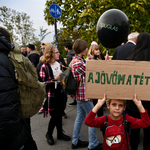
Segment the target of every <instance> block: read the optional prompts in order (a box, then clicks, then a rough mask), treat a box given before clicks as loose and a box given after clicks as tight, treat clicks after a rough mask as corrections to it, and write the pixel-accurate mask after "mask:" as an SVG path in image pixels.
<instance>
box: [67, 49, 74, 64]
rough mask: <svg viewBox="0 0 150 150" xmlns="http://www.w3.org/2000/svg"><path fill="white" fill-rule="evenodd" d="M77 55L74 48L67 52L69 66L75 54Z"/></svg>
mask: <svg viewBox="0 0 150 150" xmlns="http://www.w3.org/2000/svg"><path fill="white" fill-rule="evenodd" d="M74 55H75V53H74V51H73V50H70V51H69V52H68V53H67V65H68V66H69V64H70V62H71V60H72V58H73V56H74Z"/></svg>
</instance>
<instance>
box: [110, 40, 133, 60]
mask: <svg viewBox="0 0 150 150" xmlns="http://www.w3.org/2000/svg"><path fill="white" fill-rule="evenodd" d="M134 47H135V45H134V44H133V43H132V42H127V43H125V44H124V45H120V46H118V47H117V48H116V49H115V51H114V53H113V57H112V60H127V59H128V57H129V56H130V54H131V52H132V50H133V48H134Z"/></svg>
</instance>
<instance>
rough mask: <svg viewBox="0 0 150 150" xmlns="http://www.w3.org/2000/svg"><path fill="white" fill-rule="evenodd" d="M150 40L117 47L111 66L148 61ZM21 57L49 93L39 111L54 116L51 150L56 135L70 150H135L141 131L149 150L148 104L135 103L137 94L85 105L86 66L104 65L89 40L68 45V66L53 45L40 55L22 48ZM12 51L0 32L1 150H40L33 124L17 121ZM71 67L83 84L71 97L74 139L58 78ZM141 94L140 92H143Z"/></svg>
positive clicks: (133, 38) (141, 37)
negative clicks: (66, 120) (115, 62)
mask: <svg viewBox="0 0 150 150" xmlns="http://www.w3.org/2000/svg"><path fill="white" fill-rule="evenodd" d="M149 41H150V34H149V33H147V32H143V33H138V32H133V33H131V34H129V35H128V39H127V40H126V41H125V42H124V43H123V44H122V45H120V46H118V47H117V48H116V49H115V50H114V53H113V57H112V61H113V60H134V61H150V42H149ZM20 50H21V54H22V55H23V57H28V59H29V60H30V61H31V62H32V64H33V65H34V66H35V68H36V69H37V75H38V79H39V81H40V82H43V83H44V85H45V87H46V100H45V101H44V104H43V106H42V107H41V109H40V110H39V113H43V114H44V117H47V116H49V115H50V120H49V123H48V127H47V132H46V133H45V137H46V140H47V143H48V144H49V145H55V141H54V139H53V131H54V128H55V127H56V129H57V139H58V140H63V141H70V140H71V139H72V145H71V148H72V149H78V148H84V147H85V148H86V147H88V150H102V149H103V150H110V149H118V150H119V149H120V150H122V149H125V150H137V149H138V144H139V142H140V141H139V139H140V129H141V128H143V131H144V140H143V150H148V149H149V141H150V136H149V134H150V118H149V117H150V106H149V105H150V102H149V101H141V100H138V99H137V96H136V93H135V95H134V98H133V100H128V101H126V100H118V99H109V100H107V95H106V94H105V93H104V97H103V98H101V99H87V98H86V97H85V94H86V92H85V77H86V61H90V60H91V59H94V60H96V61H99V60H104V61H105V58H104V55H103V54H102V53H101V51H100V46H99V45H98V44H97V43H96V42H95V41H93V42H91V45H90V48H89V50H88V43H87V42H86V41H85V40H82V39H77V40H76V41H75V42H74V43H73V45H72V43H70V42H65V43H64V50H65V51H67V56H66V58H67V62H65V60H64V59H63V58H62V57H60V53H59V51H58V49H57V47H55V46H54V45H51V44H49V43H42V44H41V45H40V52H39V51H37V49H36V46H35V45H34V44H28V46H27V50H26V47H25V46H21V47H20ZM10 51H11V40H10V34H9V32H8V31H7V30H6V29H5V28H3V27H0V83H1V84H0V146H1V148H3V149H6V150H26V149H27V150H30V149H32V150H37V149H38V148H37V145H36V142H35V141H34V139H33V137H32V134H31V126H30V122H31V120H30V118H27V119H22V118H20V115H19V109H18V107H19V101H18V95H17V81H16V79H15V71H14V66H13V65H12V64H11V62H10V61H9V59H8V54H9V53H10ZM85 56H87V59H86V60H85V59H84V57H85ZM63 65H64V66H66V67H70V68H71V71H72V74H73V77H74V78H75V79H76V80H77V81H81V79H82V82H80V83H79V87H78V91H77V92H76V94H75V95H71V97H72V99H73V102H72V103H70V104H69V106H74V105H77V116H76V119H75V122H74V127H73V131H72V132H73V134H72V138H71V137H70V136H68V135H66V134H64V130H63V124H62V117H64V118H67V114H66V113H65V108H66V103H67V94H66V93H65V92H64V91H62V88H61V82H60V74H61V73H62V72H63V71H64V70H65V68H64V67H63ZM141 88H142V87H141ZM104 105H107V108H108V109H109V110H110V114H109V115H108V116H105V115H104V113H103V107H104ZM83 123H85V124H86V125H87V126H88V132H89V133H88V141H84V140H83V139H82V138H81V136H82V135H81V132H80V131H81V127H82V124H83ZM96 128H100V130H101V131H103V143H99V140H98V139H97V136H96ZM65 133H67V131H66V132H65Z"/></svg>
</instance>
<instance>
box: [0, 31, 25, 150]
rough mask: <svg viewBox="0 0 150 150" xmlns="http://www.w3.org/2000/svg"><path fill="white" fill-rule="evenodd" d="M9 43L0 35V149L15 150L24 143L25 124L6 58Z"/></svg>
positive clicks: (14, 82) (10, 68)
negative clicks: (20, 113)
mask: <svg viewBox="0 0 150 150" xmlns="http://www.w3.org/2000/svg"><path fill="white" fill-rule="evenodd" d="M10 51H11V46H10V43H9V42H8V41H7V40H6V39H5V37H4V36H3V35H2V34H1V33H0V147H1V149H6V150H17V149H19V148H20V147H21V146H22V145H23V144H24V142H25V141H26V138H27V137H26V131H25V123H24V122H23V120H21V119H20V115H19V110H18V109H19V101H18V95H17V84H16V80H15V72H14V67H13V65H12V64H11V62H10V61H9V59H8V57H7V53H9V52H10Z"/></svg>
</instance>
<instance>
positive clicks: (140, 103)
mask: <svg viewBox="0 0 150 150" xmlns="http://www.w3.org/2000/svg"><path fill="white" fill-rule="evenodd" d="M133 102H134V103H135V105H136V106H137V107H138V106H141V105H142V102H141V101H140V100H137V98H136V94H134V97H133Z"/></svg>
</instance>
